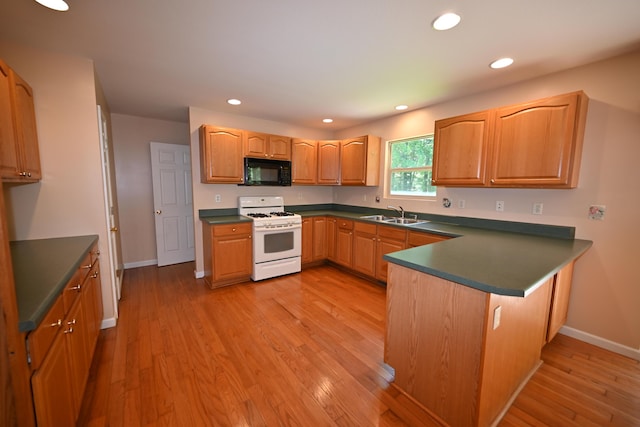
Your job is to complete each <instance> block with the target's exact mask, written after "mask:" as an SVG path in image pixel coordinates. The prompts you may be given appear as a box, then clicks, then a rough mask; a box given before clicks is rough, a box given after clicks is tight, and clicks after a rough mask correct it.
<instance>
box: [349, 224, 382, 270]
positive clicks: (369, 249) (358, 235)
mask: <svg viewBox="0 0 640 427" xmlns="http://www.w3.org/2000/svg"><path fill="white" fill-rule="evenodd" d="M353 228H354V231H353V269H354V270H356V271H359V272H361V273H364V274H366V275H367V276H371V277H374V276H375V275H376V242H377V236H376V225H375V224H368V223H364V222H356V223H355V225H354V227H353Z"/></svg>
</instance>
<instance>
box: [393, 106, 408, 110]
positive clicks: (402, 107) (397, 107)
mask: <svg viewBox="0 0 640 427" xmlns="http://www.w3.org/2000/svg"><path fill="white" fill-rule="evenodd" d="M407 108H409V106H408V105H396V110H398V111H402V110H406V109H407Z"/></svg>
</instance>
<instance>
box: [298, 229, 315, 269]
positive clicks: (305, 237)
mask: <svg viewBox="0 0 640 427" xmlns="http://www.w3.org/2000/svg"><path fill="white" fill-rule="evenodd" d="M311 261H313V220H312V219H311V218H304V219H303V220H302V256H301V259H300V262H302V264H306V263H309V262H311Z"/></svg>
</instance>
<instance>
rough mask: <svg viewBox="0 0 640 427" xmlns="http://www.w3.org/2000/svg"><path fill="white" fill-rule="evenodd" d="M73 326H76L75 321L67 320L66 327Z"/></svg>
mask: <svg viewBox="0 0 640 427" xmlns="http://www.w3.org/2000/svg"><path fill="white" fill-rule="evenodd" d="M75 324H76V319H73V320H69V321H68V322H67V325H68V326H71V325H75Z"/></svg>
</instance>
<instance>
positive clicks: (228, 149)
mask: <svg viewBox="0 0 640 427" xmlns="http://www.w3.org/2000/svg"><path fill="white" fill-rule="evenodd" d="M245 141H246V133H245V131H243V130H238V129H229V128H221V127H216V126H209V125H203V126H201V127H200V181H201V182H202V183H205V184H242V183H243V182H244V171H243V169H244V167H243V158H244V146H245Z"/></svg>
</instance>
